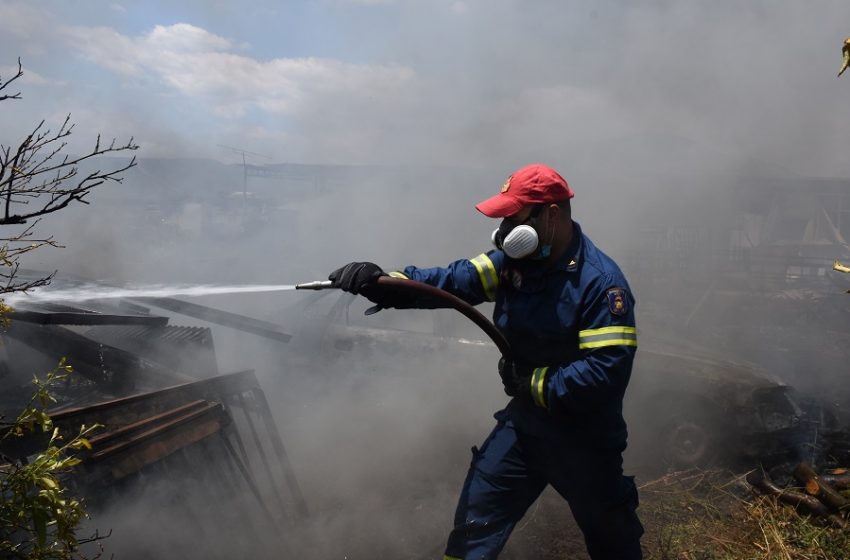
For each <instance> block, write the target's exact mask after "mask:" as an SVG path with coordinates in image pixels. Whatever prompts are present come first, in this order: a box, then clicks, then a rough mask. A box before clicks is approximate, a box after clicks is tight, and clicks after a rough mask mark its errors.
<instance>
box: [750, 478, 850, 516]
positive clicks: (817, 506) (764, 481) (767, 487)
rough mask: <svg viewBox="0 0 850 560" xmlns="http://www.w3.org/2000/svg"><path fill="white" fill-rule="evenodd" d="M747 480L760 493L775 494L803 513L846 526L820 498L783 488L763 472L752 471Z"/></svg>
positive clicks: (780, 499)
mask: <svg viewBox="0 0 850 560" xmlns="http://www.w3.org/2000/svg"><path fill="white" fill-rule="evenodd" d="M747 482H748V483H749V484H750V486H752V487H753V488H754V489H756V490H757V491H758V492H759V493H760V494H763V495H765V496H773V497H775V498H776V499H777V500H779V501H780V502H782V503H784V504H788V505H790V506H792V507H794V509H796V510H797V511H798V512H799V513H801V514H803V515H814V516H817V517H826V518H828V519H829V522H830V523H831V524H832V525H834V526H836V527H842V528H843V527H845V526H846V523H845V521H844V520H843V519H842V518H841V517H839V516H837V515H834V514H833V513H832V512H831V511H830V509H829V508H828V507H827V506H826V505H825V504H823V503H822V502H821V501H820V500H818V499H816V498H814V497H812V496H809V495H806V494H803V493H802V492H796V491H794V490H783V489H782V488H780V487H779V486H777V485H776V484H775V483H774V482H773V481H772V480H770V479H769V478H768V477H767V475H765V474H764V473H762V472H758V471H753V472H751V473H750V474H748V475H747Z"/></svg>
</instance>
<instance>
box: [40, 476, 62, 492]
mask: <svg viewBox="0 0 850 560" xmlns="http://www.w3.org/2000/svg"><path fill="white" fill-rule="evenodd" d="M41 485H42V486H44V487H45V488H50V489H51V490H56V489H58V488H59V485H58V484H56V481H55V480H53V479H52V478H50V477H49V476H44V477H42V478H41Z"/></svg>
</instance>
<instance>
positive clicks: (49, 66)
mask: <svg viewBox="0 0 850 560" xmlns="http://www.w3.org/2000/svg"><path fill="white" fill-rule="evenodd" d="M0 9H2V17H0V52H2V53H4V56H3V59H2V60H0V75H2V76H8V75H10V74H9V72H10V71H13V68H14V65H15V63H16V58H17V56H20V57H21V60H22V62H23V65H24V70H25V72H26V74H25V78H24V79H23V80H21V81H20V82H19V83H18V84H17V85H18V86H19V87H18V89H19V90H20V91H21V92H22V94H23V96H24V99H23V100H20V101H15V102H10V101H7V102H6V104H5V105H3V106H2V109H3V122H4V127H3V131H2V132H0V142H2V143H9V142H13V141H14V139H15V138H17V135H19V134H20V133H21V132H22V131H25V130H27V129H28V128H31V127H32V126H33V124H35V123H37V122H38V121H39V120H40V119H41V118H46V119H47V120H48V124H50V123H57V124H58V121H59V120H60V119H61V118H62V117H63V116H64V115H65V114H67V113H71V114H72V117H73V119H74V120H75V121H76V122H77V129H76V134H75V140H76V141H77V142H87V141H90V140H91V139H92V137H93V135H95V134H97V132H102V133H103V134H104V135H106V136H118V137H120V138H126V137H129V136H133V137H134V138H135V139H136V140H137V141H138V142H139V143H140V145H141V147H142V152H141V153H140V156H142V157H204V158H215V159H219V160H222V161H229V160H232V159H233V158H234V157H235V156H234V154H232V153H229V152H227V150H225V149H223V148H220V147H218V145H219V144H225V145H229V146H235V147H238V148H242V149H247V150H251V151H255V152H258V153H261V154H266V155H268V156H270V158H271V161H278V162H298V163H354V164H364V163H369V164H374V163H386V164H415V165H432V164H433V165H446V166H459V167H478V168H481V167H488V166H494V165H498V166H500V169H503V170H504V171H505V173H507V172H508V170H509V169H513V168H515V167H517V166H518V165H521V164H523V163H527V162H529V161H544V162H547V163H554V164H559V165H564V166H570V165H582V164H584V165H586V166H595V167H602V166H605V165H609V164H613V165H617V164H619V167H620V168H621V170H620V172H627V171H628V170H629V169H638V168H639V169H640V170H641V171H658V170H661V171H663V170H665V169H666V168H668V167H669V168H672V169H673V170H675V171H676V172H693V171H696V172H700V171H702V170H704V169H705V168H706V167H708V168H711V169H712V170H721V171H727V170H729V171H732V172H734V171H735V170H736V169H739V168H740V167H741V166H744V165H747V164H752V162H757V164H758V168H759V170H761V169H763V168H769V169H771V170H773V171H775V172H779V173H785V172H789V173H796V174H800V175H817V176H846V175H847V174H850V158H847V157H846V151H847V150H846V142H847V137H848V134H850V119H849V118H848V117H850V107H848V105H849V104H848V98H850V91H848V88H850V77H848V78H844V79H837V78H836V76H835V74H836V73H837V71H838V68H839V67H840V63H841V45H842V42H843V39H844V37H845V36H847V35H850V4H848V3H847V2H842V1H840V0H820V1H817V2H807V3H800V2H794V1H790V0H750V1H747V2H731V1H728V0H721V1H718V2H671V1H667V0H653V1H650V2H642V3H640V4H639V5H638V4H637V3H632V2H625V1H622V0H617V1H612V2H606V3H604V4H601V3H591V2H563V1H554V0H537V1H533V2H529V1H520V0H497V1H493V0H486V1H485V0H307V1H295V0H292V1H287V2H272V1H253V2H232V1H224V0H215V1H185V2H163V1H152V2H135V3H130V2H99V1H88V2H81V1H59V0H56V1H51V0H46V1H42V2H36V1H31V2H18V1H14V0H3V1H2V2H0ZM12 103H14V105H12ZM54 126H55V125H54ZM612 160H613V161H612ZM265 161H267V160H262V161H258V162H257V163H263V162H265ZM500 173H501V171H500Z"/></svg>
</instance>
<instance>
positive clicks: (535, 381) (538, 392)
mask: <svg viewBox="0 0 850 560" xmlns="http://www.w3.org/2000/svg"><path fill="white" fill-rule="evenodd" d="M548 371H549V368H548V367H539V368H534V373H532V374H531V397H532V398H533V399H534V404H536V405H537V406H539V407H542V408H546V394H545V393H544V388H545V387H546V373H547V372H548Z"/></svg>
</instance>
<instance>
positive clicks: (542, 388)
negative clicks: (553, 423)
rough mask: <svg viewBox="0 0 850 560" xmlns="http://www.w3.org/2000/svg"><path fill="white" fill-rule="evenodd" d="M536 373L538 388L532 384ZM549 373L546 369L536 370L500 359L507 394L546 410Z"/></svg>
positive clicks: (500, 373) (500, 370) (500, 372)
mask: <svg viewBox="0 0 850 560" xmlns="http://www.w3.org/2000/svg"><path fill="white" fill-rule="evenodd" d="M535 373H536V374H537V376H536V377H535V381H537V385H536V386H535V385H533V384H532V377H534V376H535ZM547 373H548V370H547V369H544V368H534V367H533V366H528V365H525V364H521V363H517V362H515V361H513V360H506V359H505V358H500V359H499V376H500V377H501V378H502V385H504V387H505V394H507V395H508V396H509V397H516V398H517V399H519V400H521V401H527V402H533V403H534V404H536V405H538V406H541V407H544V408H546V404H545V399H546V390H547V385H548V383H549V376H548V375H547Z"/></svg>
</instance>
